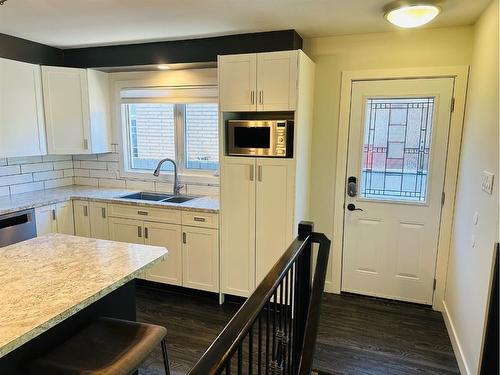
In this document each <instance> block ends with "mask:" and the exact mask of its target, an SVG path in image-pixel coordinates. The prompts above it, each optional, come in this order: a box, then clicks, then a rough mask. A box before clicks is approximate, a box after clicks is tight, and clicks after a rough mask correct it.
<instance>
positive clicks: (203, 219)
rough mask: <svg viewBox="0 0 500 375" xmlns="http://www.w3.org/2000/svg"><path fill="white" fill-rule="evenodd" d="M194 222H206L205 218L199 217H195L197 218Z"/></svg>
mask: <svg viewBox="0 0 500 375" xmlns="http://www.w3.org/2000/svg"><path fill="white" fill-rule="evenodd" d="M193 220H194V221H201V222H202V223H204V222H205V218H204V217H197V216H195V217H194V218H193Z"/></svg>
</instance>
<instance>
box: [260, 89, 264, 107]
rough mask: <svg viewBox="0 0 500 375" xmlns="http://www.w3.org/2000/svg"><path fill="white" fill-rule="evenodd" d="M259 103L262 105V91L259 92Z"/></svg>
mask: <svg viewBox="0 0 500 375" xmlns="http://www.w3.org/2000/svg"><path fill="white" fill-rule="evenodd" d="M259 103H260V104H264V90H261V91H259Z"/></svg>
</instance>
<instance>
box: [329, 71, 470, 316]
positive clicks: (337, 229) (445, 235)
mask: <svg viewBox="0 0 500 375" xmlns="http://www.w3.org/2000/svg"><path fill="white" fill-rule="evenodd" d="M468 76H469V66H467V65H464V66H449V67H428V68H402V69H380V70H354V71H343V72H342V83H341V95H340V111H339V112H340V113H339V129H338V141H337V162H336V174H335V196H334V202H335V211H334V213H333V215H334V218H333V230H332V233H333V242H332V256H331V257H330V259H331V264H330V267H331V268H330V269H331V270H332V282H331V283H329V285H327V286H326V288H325V290H326V291H327V292H331V293H340V291H341V285H342V257H343V246H344V238H343V237H344V209H343V206H344V202H345V187H346V184H345V181H346V178H347V157H348V144H349V126H350V124H349V123H350V113H351V94H352V83H353V82H355V81H375V80H395V79H418V78H450V77H451V78H454V79H455V83H454V89H453V97H454V98H455V107H454V111H453V113H452V114H451V117H450V131H449V135H448V153H447V157H446V171H445V180H444V188H443V190H444V193H445V194H446V199H445V202H444V205H443V206H442V208H441V209H442V211H441V221H440V230H439V239H438V249H437V259H436V274H435V278H436V289H435V291H434V296H433V303H432V307H433V309H434V310H438V311H443V310H444V306H443V300H444V294H445V285H446V274H447V271H448V255H449V251H450V244H451V234H452V226H453V213H454V207H455V193H456V184H457V179H458V167H459V161H460V148H461V143H462V130H463V122H464V113H465V102H466V94H467V82H468Z"/></svg>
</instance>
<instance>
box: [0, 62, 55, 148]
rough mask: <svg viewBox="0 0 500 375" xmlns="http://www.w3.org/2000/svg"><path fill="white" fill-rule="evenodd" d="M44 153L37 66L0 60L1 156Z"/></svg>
mask: <svg viewBox="0 0 500 375" xmlns="http://www.w3.org/2000/svg"><path fill="white" fill-rule="evenodd" d="M46 153H47V146H46V140H45V125H44V118H43V100H42V81H41V77H40V66H38V65H33V64H27V63H23V62H19V61H13V60H7V59H0V157H15V156H33V155H45V154H46Z"/></svg>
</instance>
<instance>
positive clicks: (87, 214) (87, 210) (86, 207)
mask: <svg viewBox="0 0 500 375" xmlns="http://www.w3.org/2000/svg"><path fill="white" fill-rule="evenodd" d="M83 216H89V207H88V206H83Z"/></svg>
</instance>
